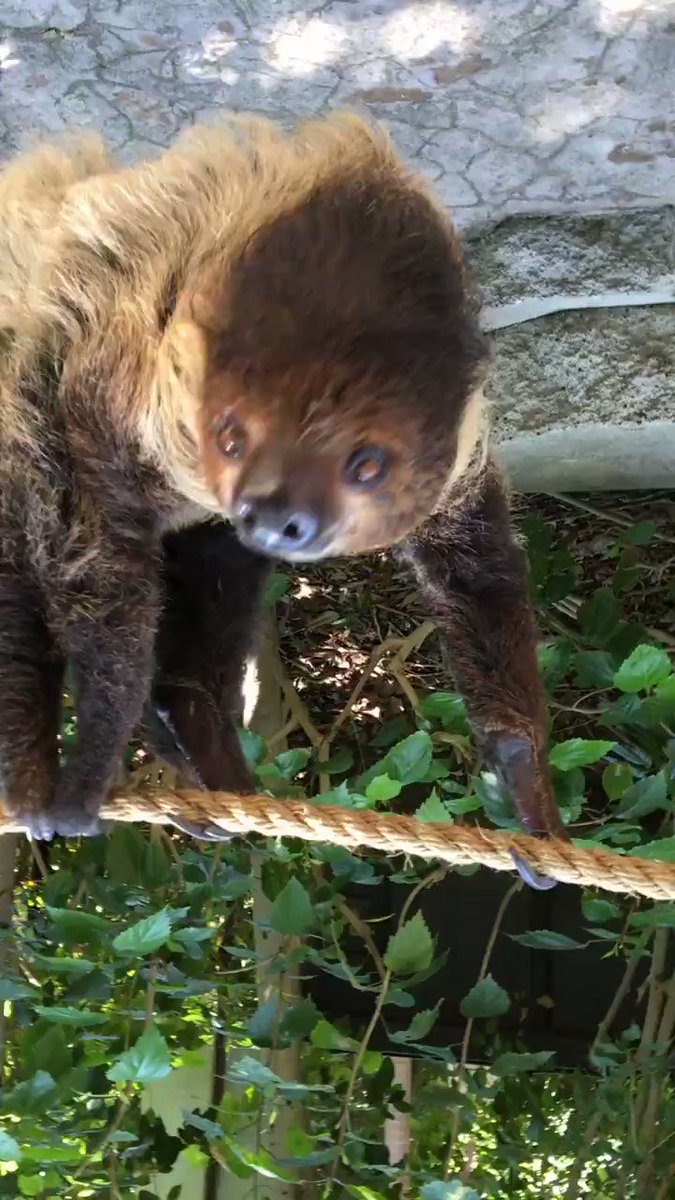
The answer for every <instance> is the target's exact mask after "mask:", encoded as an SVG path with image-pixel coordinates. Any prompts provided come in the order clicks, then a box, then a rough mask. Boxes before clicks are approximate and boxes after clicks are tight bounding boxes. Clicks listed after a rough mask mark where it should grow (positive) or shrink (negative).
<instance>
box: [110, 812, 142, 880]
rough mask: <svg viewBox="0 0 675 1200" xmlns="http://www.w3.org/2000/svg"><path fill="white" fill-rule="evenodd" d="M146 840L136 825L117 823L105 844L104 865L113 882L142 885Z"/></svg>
mask: <svg viewBox="0 0 675 1200" xmlns="http://www.w3.org/2000/svg"><path fill="white" fill-rule="evenodd" d="M146 849H147V841H146V839H145V838H144V837H143V834H142V833H141V832H140V830H139V829H138V828H137V826H136V825H122V824H118V825H116V826H115V827H114V829H113V831H112V833H111V834H110V837H109V838H108V839H107V844H106V867H107V869H108V873H109V875H110V879H111V881H112V882H113V883H123V884H130V885H131V886H134V887H136V886H138V885H141V886H142V885H143V884H144V882H145V852H146Z"/></svg>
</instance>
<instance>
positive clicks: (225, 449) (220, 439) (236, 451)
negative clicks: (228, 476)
mask: <svg viewBox="0 0 675 1200" xmlns="http://www.w3.org/2000/svg"><path fill="white" fill-rule="evenodd" d="M216 442H217V444H218V449H219V450H220V453H221V454H224V455H225V457H226V458H241V456H242V454H243V453H244V450H245V449H246V433H245V431H244V429H243V428H242V426H241V425H240V424H239V422H238V421H235V420H234V419H233V418H232V417H228V419H227V420H226V421H224V422H223V424H222V425H220V426H219V428H218V429H217V430H216Z"/></svg>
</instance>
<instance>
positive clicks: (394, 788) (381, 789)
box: [366, 774, 403, 804]
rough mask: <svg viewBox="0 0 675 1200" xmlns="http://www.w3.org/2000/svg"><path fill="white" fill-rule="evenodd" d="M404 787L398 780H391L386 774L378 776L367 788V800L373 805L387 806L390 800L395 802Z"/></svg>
mask: <svg viewBox="0 0 675 1200" xmlns="http://www.w3.org/2000/svg"><path fill="white" fill-rule="evenodd" d="M402 787H403V784H402V783H401V782H400V780H398V779H391V778H390V777H389V775H386V774H385V775H376V776H375V778H374V779H371V781H370V783H369V784H368V786H367V788H366V799H367V800H370V801H371V803H373V804H381V803H385V804H386V802H387V801H388V800H393V799H394V797H395V796H398V795H399V793H400V791H401V788H402Z"/></svg>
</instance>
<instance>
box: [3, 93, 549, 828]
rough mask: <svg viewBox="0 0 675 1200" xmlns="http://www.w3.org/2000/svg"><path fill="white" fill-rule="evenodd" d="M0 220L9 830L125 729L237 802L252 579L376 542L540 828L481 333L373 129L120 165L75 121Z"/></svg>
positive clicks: (9, 175)
mask: <svg viewBox="0 0 675 1200" xmlns="http://www.w3.org/2000/svg"><path fill="white" fill-rule="evenodd" d="M0 216H1V220H0V613H1V618H0V714H1V715H0V776H1V782H2V787H3V790H4V800H5V803H6V805H7V807H8V808H9V810H10V812H11V813H12V814H13V815H14V817H15V819H16V821H17V823H19V824H21V825H22V827H23V828H25V829H26V830H27V831H28V832H29V833H30V834H31V835H32V836H34V837H37V838H49V837H52V836H54V834H61V835H66V836H68V835H75V834H84V835H90V834H93V833H96V832H97V831H98V830H99V828H100V822H99V812H100V808H101V805H102V802H103V800H104V799H105V797H106V794H107V792H108V790H109V788H110V786H111V784H112V782H113V780H114V777H115V775H116V772H117V770H118V769H119V765H120V762H121V758H122V755H123V753H124V749H125V746H126V745H127V743H128V741H129V739H130V738H131V737H132V736H133V734H134V731H135V730H137V729H138V728H139V723H140V726H141V728H142V731H143V736H144V737H145V739H146V742H147V743H148V744H149V746H150V747H151V748H152V749H153V750H154V751H155V752H156V753H158V754H159V755H160V756H162V757H163V758H164V759H166V760H167V761H169V762H171V763H172V764H173V765H176V766H177V767H178V768H179V769H180V771H181V774H182V777H183V778H187V779H188V780H191V781H192V782H193V783H196V784H197V785H198V786H201V787H205V788H210V789H222V790H234V791H239V792H247V791H250V790H252V781H251V778H250V776H249V772H248V769H247V766H246V763H245V761H244V758H243V756H242V752H241V749H240V745H239V741H238V737H237V733H236V727H235V721H236V718H237V705H238V699H237V697H238V694H239V687H240V684H241V679H242V673H243V669H244V662H245V659H246V657H247V656H248V654H249V653H250V652H251V650H252V647H253V646H254V645H255V637H256V629H257V624H258V617H259V613H260V604H261V595H262V592H263V589H264V583H265V579H266V576H267V573H268V571H269V569H270V565H271V564H272V563H273V562H274V561H278V560H282V561H285V562H288V563H291V564H293V563H303V562H311V561H318V560H322V559H325V558H331V557H335V556H341V555H358V554H364V553H371V552H373V551H379V550H385V549H392V550H393V552H394V553H395V554H396V555H398V556H399V557H400V559H401V560H402V561H403V562H405V563H407V564H409V566H410V568H411V570H412V572H413V574H414V576H415V577H416V580H417V583H418V585H419V587H420V588H421V591H422V595H423V597H424V599H425V602H426V605H427V607H428V609H429V612H430V615H432V616H433V617H434V618H435V619H436V621H437V623H438V625H439V628H440V630H441V632H442V635H443V636H444V637H445V639H446V641H447V644H448V647H449V651H450V655H451V661H452V670H453V674H454V677H455V680H456V684H457V686H458V688H459V690H460V691H461V693H462V695H463V696H464V699H465V702H466V706H467V711H468V714H469V717H470V719H471V721H472V724H473V728H474V730H475V734H476V738H477V741H478V743H479V747H480V751H481V754H482V756H483V759H484V761H485V762H486V763H488V764H489V765H491V767H492V768H493V769H494V770H495V771H496V772H497V774H498V775H499V776H500V777H501V779H502V780H503V782H504V783H505V785H506V786H507V788H508V789H509V790H510V791H511V793H512V795H513V797H514V802H515V806H516V810H517V813H518V815H519V817H520V819H521V821H522V823H523V824H524V826H525V828H526V829H527V830H528V831H529V832H531V833H540V834H544V835H547V834H548V835H561V834H562V833H563V829H562V825H561V821H560V817H559V813H558V809H557V806H556V804H555V801H554V798H553V794H552V788H551V781H550V777H549V773H548V769H547V760H546V709H545V703H544V698H543V692H542V688H541V684H540V681H539V677H538V670H537V661H536V641H537V629H536V624H535V619H534V615H533V611H532V607H531V604H530V600H529V585H528V576H527V569H526V560H525V556H524V553H523V550H522V548H521V547H520V545H519V543H518V540H517V537H516V536H515V534H514V531H513V529H512V525H511V518H510V511H509V499H508V494H507V489H506V486H505V484H504V482H503V480H502V477H501V475H500V472H499V470H498V468H497V466H496V465H495V462H494V460H493V458H492V456H491V453H490V450H489V445H488V438H487V422H486V415H485V405H484V402H483V387H484V383H485V380H486V377H487V374H488V371H489V362H490V355H489V348H488V345H487V343H486V340H485V338H484V335H483V334H482V333H481V331H480V328H479V325H478V322H477V318H476V313H475V307H476V306H475V304H474V302H473V300H472V289H471V286H470V281H469V279H468V276H467V271H466V268H465V264H464V260H463V256H462V250H461V246H460V243H459V240H458V237H457V235H456V232H455V229H454V227H453V224H452V222H451V219H450V218H449V216H448V215H447V214H446V213H445V211H444V210H443V208H442V207H441V205H440V203H439V202H438V201H437V200H436V199H435V198H434V196H433V195H432V194H431V193H430V191H429V190H428V188H427V186H426V185H425V183H424V182H423V181H422V180H420V179H419V178H417V177H416V176H415V175H414V174H412V173H411V172H410V171H409V170H408V169H407V168H406V167H405V166H404V165H403V163H402V162H401V161H400V159H399V158H398V156H397V154H396V152H395V150H394V148H393V147H392V145H391V143H390V141H389V139H388V137H387V136H386V135H385V133H384V132H383V131H382V130H381V129H379V128H377V127H371V125H370V124H368V123H366V122H364V121H362V120H361V119H360V118H358V117H356V116H353V115H350V114H345V113H338V114H333V115H331V116H329V117H327V118H322V119H317V120H313V121H310V122H308V123H305V124H302V125H300V126H298V127H297V128H295V129H294V130H292V131H291V132H288V131H285V130H282V129H281V128H279V127H277V126H276V125H274V124H273V123H270V122H267V121H264V120H259V119H254V118H249V117H245V116H238V117H235V116H230V117H225V118H224V119H223V121H222V122H221V124H220V126H218V127H214V128H201V129H194V130H191V131H190V132H189V133H187V134H185V135H183V137H182V138H180V139H179V140H178V141H177V143H176V144H175V145H174V146H173V147H172V148H171V149H169V150H168V151H167V152H166V153H165V154H164V155H162V156H161V157H159V158H158V159H155V160H151V161H147V162H142V163H140V164H138V165H136V166H134V167H131V168H119V167H117V166H116V165H115V164H114V162H113V161H112V160H111V159H110V157H109V155H108V153H107V151H106V149H105V146H104V145H103V143H102V142H101V141H100V140H99V139H98V138H97V137H92V136H90V135H87V136H80V137H74V138H71V139H66V140H64V141H63V143H62V144H60V145H58V146H53V145H52V146H44V147H38V148H37V149H35V150H33V151H32V152H30V153H28V154H27V155H25V156H23V157H19V158H18V159H16V160H15V161H13V162H12V163H10V164H9V165H7V166H6V167H5V168H4V170H3V171H2V173H0ZM65 671H68V672H69V677H70V679H71V681H72V689H73V695H74V702H75V711H76V717H77V738H76V744H75V747H74V749H73V750H72V751H70V752H69V753H68V754H67V756H65V757H64V756H62V755H61V752H60V749H59V729H60V720H61V701H62V695H63V688H64V672H65ZM177 821H178V819H177ZM188 828H189V830H190V831H191V832H197V833H200V834H205V833H207V832H209V831H208V830H205V829H201V828H196V827H192V826H189V827H188Z"/></svg>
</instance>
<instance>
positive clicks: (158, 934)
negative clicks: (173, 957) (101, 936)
mask: <svg viewBox="0 0 675 1200" xmlns="http://www.w3.org/2000/svg"><path fill="white" fill-rule="evenodd" d="M170 936H171V920H170V917H169V914H168V912H167V910H166V909H165V908H163V909H161V910H160V912H157V913H151V914H150V916H149V917H143V919H142V920H141V921H137V922H136V924H135V925H130V926H129V928H128V929H125V930H124V931H123V932H122V933H118V935H117V937H116V938H113V949H114V950H116V951H117V953H118V954H129V955H131V956H133V957H134V958H141V957H142V956H143V955H144V954H154V952H155V950H158V949H159V947H160V946H163V945H164V944H165V943H166V942H168V940H169V938H170Z"/></svg>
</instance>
